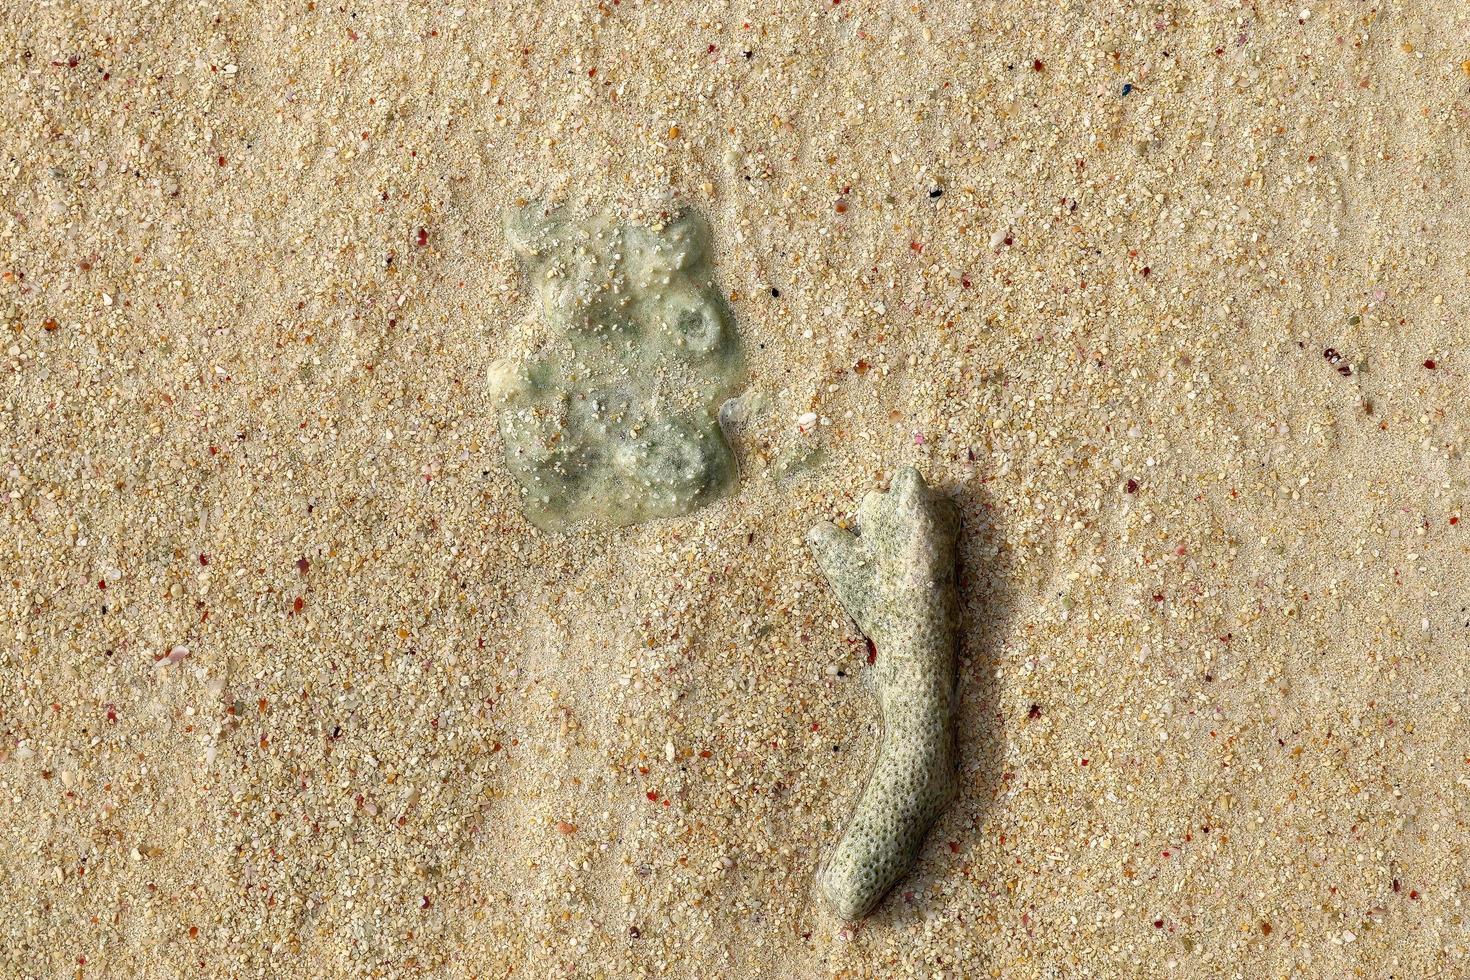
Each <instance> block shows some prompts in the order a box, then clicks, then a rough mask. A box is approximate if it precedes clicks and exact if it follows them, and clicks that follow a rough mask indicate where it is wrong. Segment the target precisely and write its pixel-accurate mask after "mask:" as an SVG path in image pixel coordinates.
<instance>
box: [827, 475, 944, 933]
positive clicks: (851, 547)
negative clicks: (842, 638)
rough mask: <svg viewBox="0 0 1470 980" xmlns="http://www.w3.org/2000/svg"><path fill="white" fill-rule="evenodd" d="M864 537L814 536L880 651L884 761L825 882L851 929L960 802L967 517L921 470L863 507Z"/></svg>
mask: <svg viewBox="0 0 1470 980" xmlns="http://www.w3.org/2000/svg"><path fill="white" fill-rule="evenodd" d="M858 528H859V531H860V533H859V534H858V535H853V534H851V533H849V532H847V531H844V530H842V529H840V528H838V527H836V526H835V525H832V524H829V523H825V522H824V523H822V524H819V525H817V526H816V527H814V528H812V529H811V531H810V532H808V534H807V542H808V544H809V546H810V547H811V549H812V552H813V553H814V554H815V555H816V558H817V562H818V564H819V565H820V566H821V568H822V573H823V574H824V575H825V576H826V578H827V581H828V582H830V583H831V585H832V588H833V589H834V590H835V591H836V593H837V598H838V600H839V601H840V602H841V603H842V605H843V608H845V609H846V610H847V611H848V613H849V614H850V615H851V616H852V618H853V619H854V620H856V622H857V625H858V628H859V629H860V630H862V632H863V633H864V634H865V635H866V636H867V637H868V638H869V639H870V640H872V641H873V645H874V646H875V647H876V648H877V651H878V657H877V660H876V662H875V665H874V674H875V679H876V681H877V688H878V700H879V705H880V707H881V709H882V714H883V736H882V741H881V744H880V747H879V751H878V761H877V764H876V765H875V766H874V768H873V773H872V775H871V776H869V777H868V783H867V785H866V787H865V788H864V789H863V792H862V795H861V796H860V797H859V798H858V802H857V806H856V807H855V808H854V810H853V813H852V816H851V817H850V818H849V820H848V822H847V827H846V829H845V830H844V832H843V835H842V838H841V840H839V841H838V843H837V846H836V847H835V848H834V849H833V850H832V853H831V854H830V855H829V856H828V858H827V860H826V862H825V864H824V865H823V867H822V870H821V872H820V873H819V875H818V887H819V888H820V889H821V892H822V895H823V897H824V898H825V899H826V901H827V902H828V903H829V904H830V905H831V906H832V908H833V910H834V911H836V912H837V913H838V914H839V915H841V916H842V917H843V918H845V919H859V918H862V917H863V916H865V915H867V914H868V913H869V912H871V911H872V910H873V909H874V908H875V907H876V906H877V904H878V902H879V901H880V900H881V899H882V898H883V895H884V894H885V893H886V892H887V891H888V889H889V888H891V887H893V884H894V882H896V881H898V879H899V878H901V877H903V875H904V873H905V872H906V871H908V869H909V867H910V866H911V865H912V864H913V862H914V859H915V858H916V857H917V856H918V853H919V849H920V847H921V846H922V845H923V843H924V837H925V835H926V834H928V832H929V828H930V826H932V825H933V823H934V821H935V819H936V818H937V817H938V816H939V814H940V812H941V811H942V810H943V809H944V806H945V805H946V804H947V803H948V802H949V800H950V797H951V796H952V795H953V793H954V783H955V758H954V728H953V717H954V710H953V698H954V682H955V667H954V658H955V643H956V638H957V630H958V626H959V596H958V591H957V587H956V581H955V539H956V537H957V535H958V533H959V512H958V510H957V509H956V507H955V505H954V503H953V502H952V501H950V500H947V499H945V498H944V497H940V496H938V495H936V494H935V493H934V492H933V491H931V490H930V489H929V487H928V486H927V485H925V483H924V478H923V477H922V476H920V475H919V471H918V470H915V469H913V468H912V467H908V468H905V469H903V470H900V471H899V472H898V474H897V476H895V477H894V480H893V486H892V488H891V489H890V490H889V491H888V492H887V493H876V492H874V493H869V494H868V495H867V497H865V498H864V500H863V502H862V505H861V506H860V507H859V509H858Z"/></svg>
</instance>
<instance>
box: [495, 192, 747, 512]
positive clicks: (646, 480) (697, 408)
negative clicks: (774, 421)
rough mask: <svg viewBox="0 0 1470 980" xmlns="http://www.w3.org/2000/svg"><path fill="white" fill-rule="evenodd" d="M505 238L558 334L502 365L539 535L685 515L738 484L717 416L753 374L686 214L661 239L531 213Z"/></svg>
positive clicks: (514, 440) (500, 386) (659, 231)
mask: <svg viewBox="0 0 1470 980" xmlns="http://www.w3.org/2000/svg"><path fill="white" fill-rule="evenodd" d="M506 237H507V239H508V240H509V241H510V244H511V247H512V248H513V249H514V250H515V253H516V255H517V256H518V257H519V258H520V260H521V264H522V265H523V267H524V268H525V271H526V275H527V277H528V278H529V280H530V283H531V286H532V288H533V289H534V290H535V292H536V295H537V297H538V299H539V300H540V305H541V312H542V315H543V316H544V318H545V320H546V322H547V324H548V325H549V326H550V328H551V330H550V334H551V336H550V338H549V341H548V342H547V343H546V344H545V345H544V347H543V349H542V350H540V351H539V352H537V353H536V355H535V356H534V357H533V358H531V359H530V360H528V361H525V362H523V363H520V364H516V365H503V364H502V365H499V366H497V368H496V369H495V371H494V373H493V374H492V378H491V380H492V383H493V384H494V386H495V387H496V389H497V392H498V394H499V395H500V396H501V397H502V399H503V401H504V405H503V410H502V411H501V415H500V431H501V435H502V436H503V437H504V439H505V446H506V462H507V465H508V466H509V467H510V470H511V473H512V474H513V475H514V476H515V478H516V480H517V482H519V483H520V485H521V489H522V493H523V495H524V500H525V508H526V514H527V516H529V517H530V519H531V520H532V521H533V522H535V523H536V524H537V525H539V526H541V527H547V528H553V527H563V526H566V525H568V524H571V523H574V522H577V521H581V520H587V519H592V520H599V521H604V522H606V523H609V524H618V525H621V524H635V523H638V522H640V521H646V520H651V519H653V518H658V517H669V516H673V515H676V514H685V513H688V512H690V511H692V510H695V509H696V508H699V507H702V506H704V505H705V504H708V503H710V502H711V501H713V500H715V499H718V498H719V497H720V496H721V495H722V494H724V493H725V492H726V491H727V490H728V489H729V488H730V487H731V486H733V484H734V482H735V461H734V456H733V454H732V453H731V451H730V446H729V444H728V443H727V442H726V441H725V437H724V435H723V433H722V432H721V431H720V425H719V418H718V416H719V406H720V404H721V403H722V402H723V401H724V400H725V399H727V398H728V397H730V396H731V395H732V394H733V393H734V392H735V390H736V388H737V387H738V385H739V384H740V381H741V379H742V377H743V374H744V369H743V366H742V363H741V357H740V349H739V343H738V340H737V338H736V335H735V330H734V326H733V324H732V323H731V317H730V312H729V308H728V306H727V305H726V303H725V300H724V297H723V296H722V295H721V294H720V291H719V289H718V288H717V287H716V285H715V282H714V274H713V272H712V270H711V268H710V261H709V232H708V229H707V228H706V226H705V225H704V223H703V222H702V221H700V220H699V219H698V218H697V217H696V216H695V215H694V214H693V213H692V212H689V211H685V212H683V213H681V214H679V215H678V216H677V217H675V218H674V220H673V221H672V222H670V223H669V224H667V225H664V226H662V227H660V228H644V227H639V226H636V225H628V224H621V223H619V222H617V221H615V220H614V219H613V218H611V217H609V216H607V215H595V216H593V217H592V218H589V219H586V220H580V221H577V220H571V219H568V218H564V217H562V216H561V214H560V213H559V212H555V211H553V212H550V213H548V212H546V211H545V210H544V209H542V208H540V207H537V206H534V205H533V206H531V207H527V208H523V209H520V210H518V211H516V212H513V213H512V214H511V215H510V217H509V218H508V219H507V221H506Z"/></svg>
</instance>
